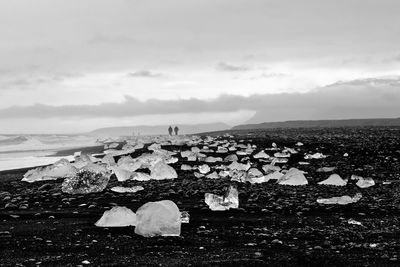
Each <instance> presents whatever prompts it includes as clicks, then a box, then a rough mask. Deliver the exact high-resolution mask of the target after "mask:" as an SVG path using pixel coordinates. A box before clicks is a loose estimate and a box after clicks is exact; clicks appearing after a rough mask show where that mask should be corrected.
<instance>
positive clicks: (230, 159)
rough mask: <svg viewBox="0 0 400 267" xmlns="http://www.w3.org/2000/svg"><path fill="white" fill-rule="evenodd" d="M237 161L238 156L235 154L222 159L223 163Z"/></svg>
mask: <svg viewBox="0 0 400 267" xmlns="http://www.w3.org/2000/svg"><path fill="white" fill-rule="evenodd" d="M238 160H239V158H238V156H236V155H235V154H232V155H228V156H226V157H225V158H224V161H225V162H229V161H238Z"/></svg>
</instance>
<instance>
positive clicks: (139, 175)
mask: <svg viewBox="0 0 400 267" xmlns="http://www.w3.org/2000/svg"><path fill="white" fill-rule="evenodd" d="M131 179H132V180H135V181H150V180H151V179H152V177H151V176H150V174H147V173H144V172H133V173H132V176H131Z"/></svg>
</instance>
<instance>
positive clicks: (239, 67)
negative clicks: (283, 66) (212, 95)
mask: <svg viewBox="0 0 400 267" xmlns="http://www.w3.org/2000/svg"><path fill="white" fill-rule="evenodd" d="M217 70H219V71H233V72H235V71H248V70H250V68H249V67H247V66H244V65H232V64H227V63H225V62H220V63H218V64H217Z"/></svg>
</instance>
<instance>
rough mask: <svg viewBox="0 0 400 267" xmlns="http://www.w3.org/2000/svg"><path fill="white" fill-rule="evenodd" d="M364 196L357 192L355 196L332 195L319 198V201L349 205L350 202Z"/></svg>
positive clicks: (321, 202)
mask: <svg viewBox="0 0 400 267" xmlns="http://www.w3.org/2000/svg"><path fill="white" fill-rule="evenodd" d="M361 198H362V195H361V194H360V193H357V194H356V195H355V196H354V197H350V196H341V197H331V198H319V199H317V202H318V203H320V204H339V205H347V204H350V203H355V202H358V201H359V200H360V199H361Z"/></svg>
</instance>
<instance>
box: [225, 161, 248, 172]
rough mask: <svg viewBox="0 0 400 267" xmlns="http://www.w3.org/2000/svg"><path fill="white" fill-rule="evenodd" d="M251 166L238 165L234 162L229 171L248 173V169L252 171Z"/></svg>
mask: <svg viewBox="0 0 400 267" xmlns="http://www.w3.org/2000/svg"><path fill="white" fill-rule="evenodd" d="M250 167H251V166H250V164H249V163H247V164H242V163H238V162H236V161H234V162H232V163H231V164H230V165H229V166H228V169H229V170H238V171H247V170H248V169H250Z"/></svg>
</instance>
